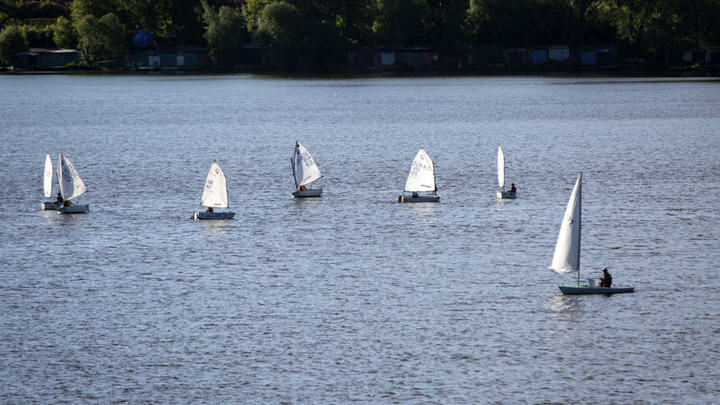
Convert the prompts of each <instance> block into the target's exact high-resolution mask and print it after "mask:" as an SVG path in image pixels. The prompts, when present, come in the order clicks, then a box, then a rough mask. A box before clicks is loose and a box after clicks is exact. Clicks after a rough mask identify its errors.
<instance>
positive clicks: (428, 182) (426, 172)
mask: <svg viewBox="0 0 720 405" xmlns="http://www.w3.org/2000/svg"><path fill="white" fill-rule="evenodd" d="M405 191H435V167H434V166H433V162H432V160H430V156H428V155H427V153H425V151H424V150H423V149H422V148H420V151H419V152H418V153H417V155H415V159H413V162H412V166H410V174H409V175H408V179H407V182H405Z"/></svg>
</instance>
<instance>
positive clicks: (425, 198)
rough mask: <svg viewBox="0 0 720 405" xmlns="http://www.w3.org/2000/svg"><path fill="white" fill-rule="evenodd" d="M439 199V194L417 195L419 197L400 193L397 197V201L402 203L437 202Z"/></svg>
mask: <svg viewBox="0 0 720 405" xmlns="http://www.w3.org/2000/svg"><path fill="white" fill-rule="evenodd" d="M438 201H440V196H439V195H436V196H432V195H429V196H419V197H407V196H404V195H401V196H399V197H398V202H404V203H424V202H438Z"/></svg>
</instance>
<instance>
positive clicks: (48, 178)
mask: <svg viewBox="0 0 720 405" xmlns="http://www.w3.org/2000/svg"><path fill="white" fill-rule="evenodd" d="M43 185H44V186H45V198H50V197H52V161H51V160H50V153H49V152H48V154H47V155H45V179H44V182H43Z"/></svg>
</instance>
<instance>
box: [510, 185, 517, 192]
mask: <svg viewBox="0 0 720 405" xmlns="http://www.w3.org/2000/svg"><path fill="white" fill-rule="evenodd" d="M510 192H511V193H517V189H516V188H515V183H513V184H512V187H510Z"/></svg>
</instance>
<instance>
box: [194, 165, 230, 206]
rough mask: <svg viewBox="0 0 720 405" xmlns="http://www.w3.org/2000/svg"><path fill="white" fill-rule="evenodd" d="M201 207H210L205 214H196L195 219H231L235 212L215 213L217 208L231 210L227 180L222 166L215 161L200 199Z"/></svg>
mask: <svg viewBox="0 0 720 405" xmlns="http://www.w3.org/2000/svg"><path fill="white" fill-rule="evenodd" d="M200 206H201V207H208V209H207V210H206V211H205V212H202V211H201V212H196V213H194V214H193V219H231V218H232V217H234V216H235V213H234V212H215V208H230V202H229V201H228V191H227V180H226V179H225V173H223V171H222V169H220V165H219V164H218V163H217V162H216V161H214V160H213V162H212V165H211V166H210V171H209V172H208V174H207V177H206V178H205V188H204V189H203V194H202V197H201V198H200Z"/></svg>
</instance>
